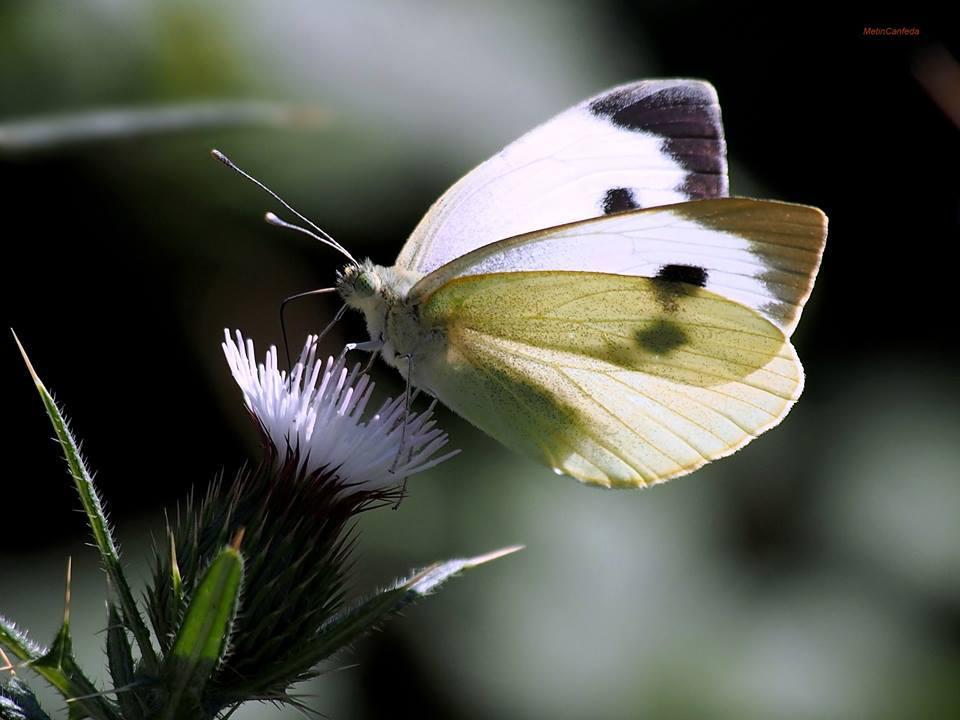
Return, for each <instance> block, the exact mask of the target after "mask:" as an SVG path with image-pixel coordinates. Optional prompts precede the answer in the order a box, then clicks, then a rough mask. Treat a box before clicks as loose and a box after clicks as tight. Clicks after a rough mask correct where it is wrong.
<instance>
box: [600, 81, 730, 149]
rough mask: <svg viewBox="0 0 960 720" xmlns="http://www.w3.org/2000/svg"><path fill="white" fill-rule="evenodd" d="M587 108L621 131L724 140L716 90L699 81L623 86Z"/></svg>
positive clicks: (644, 83)
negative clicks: (621, 129) (642, 131)
mask: <svg viewBox="0 0 960 720" xmlns="http://www.w3.org/2000/svg"><path fill="white" fill-rule="evenodd" d="M589 108H590V112H592V113H593V114H594V115H596V116H598V117H605V118H609V120H610V121H611V122H612V123H613V124H614V125H616V126H617V127H621V128H623V129H624V130H646V131H649V132H655V133H656V134H658V135H663V136H664V137H680V138H691V137H698V138H714V139H715V138H721V137H723V127H722V125H721V124H720V105H719V103H718V102H717V94H716V91H715V90H714V89H713V86H711V85H710V84H709V83H706V82H703V81H700V80H645V81H641V82H638V83H634V84H632V85H623V86H621V87H617V88H614V89H613V90H609V91H607V92H605V93H603V94H602V95H600V96H598V97H596V98H593V99H592V100H590V101H589Z"/></svg>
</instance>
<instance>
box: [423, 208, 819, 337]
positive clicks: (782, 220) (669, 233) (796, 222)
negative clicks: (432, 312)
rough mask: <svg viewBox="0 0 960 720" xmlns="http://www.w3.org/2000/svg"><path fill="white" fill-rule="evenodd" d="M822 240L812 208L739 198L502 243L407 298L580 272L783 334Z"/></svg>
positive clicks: (805, 290) (444, 271) (455, 263)
mask: <svg viewBox="0 0 960 720" xmlns="http://www.w3.org/2000/svg"><path fill="white" fill-rule="evenodd" d="M825 241H826V217H825V216H824V214H823V213H822V212H820V210H818V209H817V208H813V207H809V206H806V205H794V204H790V203H781V202H774V201H768V200H752V199H749V198H721V199H715V200H699V201H693V202H687V203H680V204H677V205H670V206H666V207H657V208H650V209H647V210H640V211H633V212H626V213H620V214H616V215H611V216H606V217H599V218H594V219H591V220H585V221H582V222H577V223H571V224H568V225H563V226H559V227H555V228H548V229H546V230H540V231H538V232H533V233H528V234H526V235H521V236H518V237H515V238H509V239H507V240H502V241H500V242H497V243H492V244H489V245H485V246H483V247H481V248H478V249H476V250H474V251H472V252H470V253H468V254H467V255H464V256H462V257H459V258H456V259H455V260H452V261H451V262H449V263H447V264H446V265H444V266H443V267H441V268H439V269H437V270H435V271H434V272H433V273H431V274H429V275H427V276H426V277H425V278H423V279H422V280H421V281H420V282H419V283H418V284H417V285H416V286H415V287H414V288H413V290H412V291H411V298H413V299H414V300H415V301H416V300H418V299H419V298H422V297H426V296H428V295H430V294H431V293H433V292H435V291H436V290H438V289H439V288H441V287H442V286H443V285H444V284H446V283H448V282H450V281H451V280H454V279H456V278H460V277H466V276H470V275H481V274H486V273H503V272H517V271H530V270H543V271H547V270H567V271H578V270H586V271H591V272H602V273H613V274H619V275H636V276H641V277H647V278H656V279H660V280H663V281H667V282H677V283H681V284H684V285H690V286H699V287H704V288H706V289H707V290H710V291H711V292H713V293H716V294H717V295H720V296H722V297H724V298H727V299H729V300H732V301H734V302H736V303H739V304H742V305H744V306H745V307H747V308H750V309H752V310H754V311H756V312H757V313H759V314H761V315H763V316H764V317H765V318H767V319H768V320H770V321H771V322H773V323H774V324H775V325H776V326H777V327H779V328H780V329H781V330H782V331H783V332H784V333H785V334H786V335H788V336H789V335H790V334H791V333H792V332H793V328H794V327H795V326H796V323H797V321H798V320H799V317H800V312H801V310H802V309H803V305H804V303H805V302H806V299H807V297H808V296H809V294H810V289H811V288H812V287H813V282H814V278H815V277H816V273H817V269H818V268H819V266H820V256H821V254H822V252H823V246H824V243H825Z"/></svg>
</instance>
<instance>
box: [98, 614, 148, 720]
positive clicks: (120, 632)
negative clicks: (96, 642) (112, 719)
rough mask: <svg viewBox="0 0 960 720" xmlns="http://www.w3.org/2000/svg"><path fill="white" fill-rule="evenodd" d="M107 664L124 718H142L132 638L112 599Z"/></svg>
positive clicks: (129, 719)
mask: <svg viewBox="0 0 960 720" xmlns="http://www.w3.org/2000/svg"><path fill="white" fill-rule="evenodd" d="M107 666H108V668H109V670H110V679H111V680H112V681H113V687H114V691H115V693H116V696H117V704H118V705H119V706H120V712H121V714H122V715H123V718H124V720H141V718H143V716H144V709H143V706H142V705H141V703H140V700H139V698H138V697H137V695H136V693H135V687H136V684H137V683H136V675H135V672H134V665H133V652H132V650H131V648H130V639H129V638H128V637H127V629H126V628H125V627H124V625H123V623H122V622H121V620H120V612H119V611H118V610H117V606H116V604H114V603H113V602H112V601H108V602H107Z"/></svg>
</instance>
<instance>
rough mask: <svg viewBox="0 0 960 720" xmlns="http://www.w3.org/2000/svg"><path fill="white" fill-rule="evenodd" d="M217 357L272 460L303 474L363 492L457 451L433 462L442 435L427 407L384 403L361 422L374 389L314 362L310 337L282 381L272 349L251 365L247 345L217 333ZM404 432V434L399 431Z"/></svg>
mask: <svg viewBox="0 0 960 720" xmlns="http://www.w3.org/2000/svg"><path fill="white" fill-rule="evenodd" d="M224 336H225V340H224V343H223V352H224V354H225V355H226V357H227V363H228V364H229V365H230V370H231V372H232V373H233V377H234V379H235V380H236V381H237V384H238V385H240V389H241V390H242V391H243V399H244V402H245V403H246V405H247V408H248V409H249V410H250V412H251V413H252V414H253V415H254V417H256V419H257V421H258V423H259V424H260V428H261V430H262V432H263V434H264V436H265V437H266V439H267V440H268V441H269V442H270V443H271V445H272V446H273V447H274V448H275V449H276V451H277V455H278V457H279V458H281V459H283V458H285V457H289V456H292V457H296V458H297V459H298V462H299V463H300V465H301V467H302V469H303V470H305V471H306V472H307V473H314V472H318V471H321V472H324V473H329V474H331V475H332V476H334V477H335V479H336V480H337V482H338V483H339V484H340V485H341V486H343V487H357V488H362V489H364V490H376V489H384V488H388V487H390V486H394V485H398V484H399V483H401V482H402V481H403V480H404V479H405V478H407V477H409V476H410V475H413V474H415V473H418V472H422V471H424V470H427V469H428V468H431V467H434V466H435V465H438V464H439V463H441V462H443V461H444V460H447V459H449V458H450V457H452V456H454V455H456V454H457V452H458V451H456V450H454V451H452V452H448V453H445V454H443V455H439V456H437V453H438V452H439V451H440V450H441V449H442V448H443V447H444V446H445V445H446V444H447V434H446V433H445V432H443V431H442V430H440V429H439V428H437V427H436V424H435V422H434V420H433V404H431V405H430V407H429V408H428V409H427V410H425V411H424V412H421V413H412V412H411V413H408V412H407V404H406V403H405V401H404V398H403V397H402V396H401V397H398V398H394V399H387V400H386V401H385V402H384V403H383V404H382V405H381V406H380V409H379V410H378V411H377V412H376V413H374V414H373V415H372V416H370V417H366V413H365V411H366V409H367V405H368V404H369V402H370V399H371V396H372V395H373V389H374V383H373V381H371V380H370V377H369V376H368V375H366V374H365V373H361V372H360V366H359V364H358V365H356V366H354V368H353V369H352V370H350V371H348V370H347V368H346V366H345V362H344V360H343V359H342V358H341V359H340V360H338V361H334V359H333V358H332V357H328V358H327V360H326V362H321V361H318V359H317V340H318V338H317V336H316V335H310V336H308V337H307V340H306V342H305V343H304V346H303V351H302V352H301V353H300V359H299V360H298V361H297V363H296V364H295V365H294V366H293V369H292V370H291V371H290V373H289V374H288V373H287V372H286V371H284V370H280V369H279V368H278V367H277V349H276V347H273V346H271V347H270V349H269V350H267V353H266V359H265V361H264V362H262V363H259V364H257V362H256V356H255V353H254V346H253V341H252V340H249V339H247V340H244V338H243V336H242V335H241V334H240V332H239V331H237V332H236V341H234V339H233V338H231V337H230V333H229V331H226V330H225V331H224ZM404 425H406V427H404Z"/></svg>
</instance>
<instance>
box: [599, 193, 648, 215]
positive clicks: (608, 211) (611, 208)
mask: <svg viewBox="0 0 960 720" xmlns="http://www.w3.org/2000/svg"><path fill="white" fill-rule="evenodd" d="M602 207H603V214H604V215H612V214H614V213H618V212H626V211H627V210H638V209H639V208H640V203H638V202H637V198H636V197H635V196H634V194H633V190H631V189H630V188H622V187H621V188H610V189H609V190H607V192H606V194H605V195H604V196H603V203H602Z"/></svg>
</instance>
